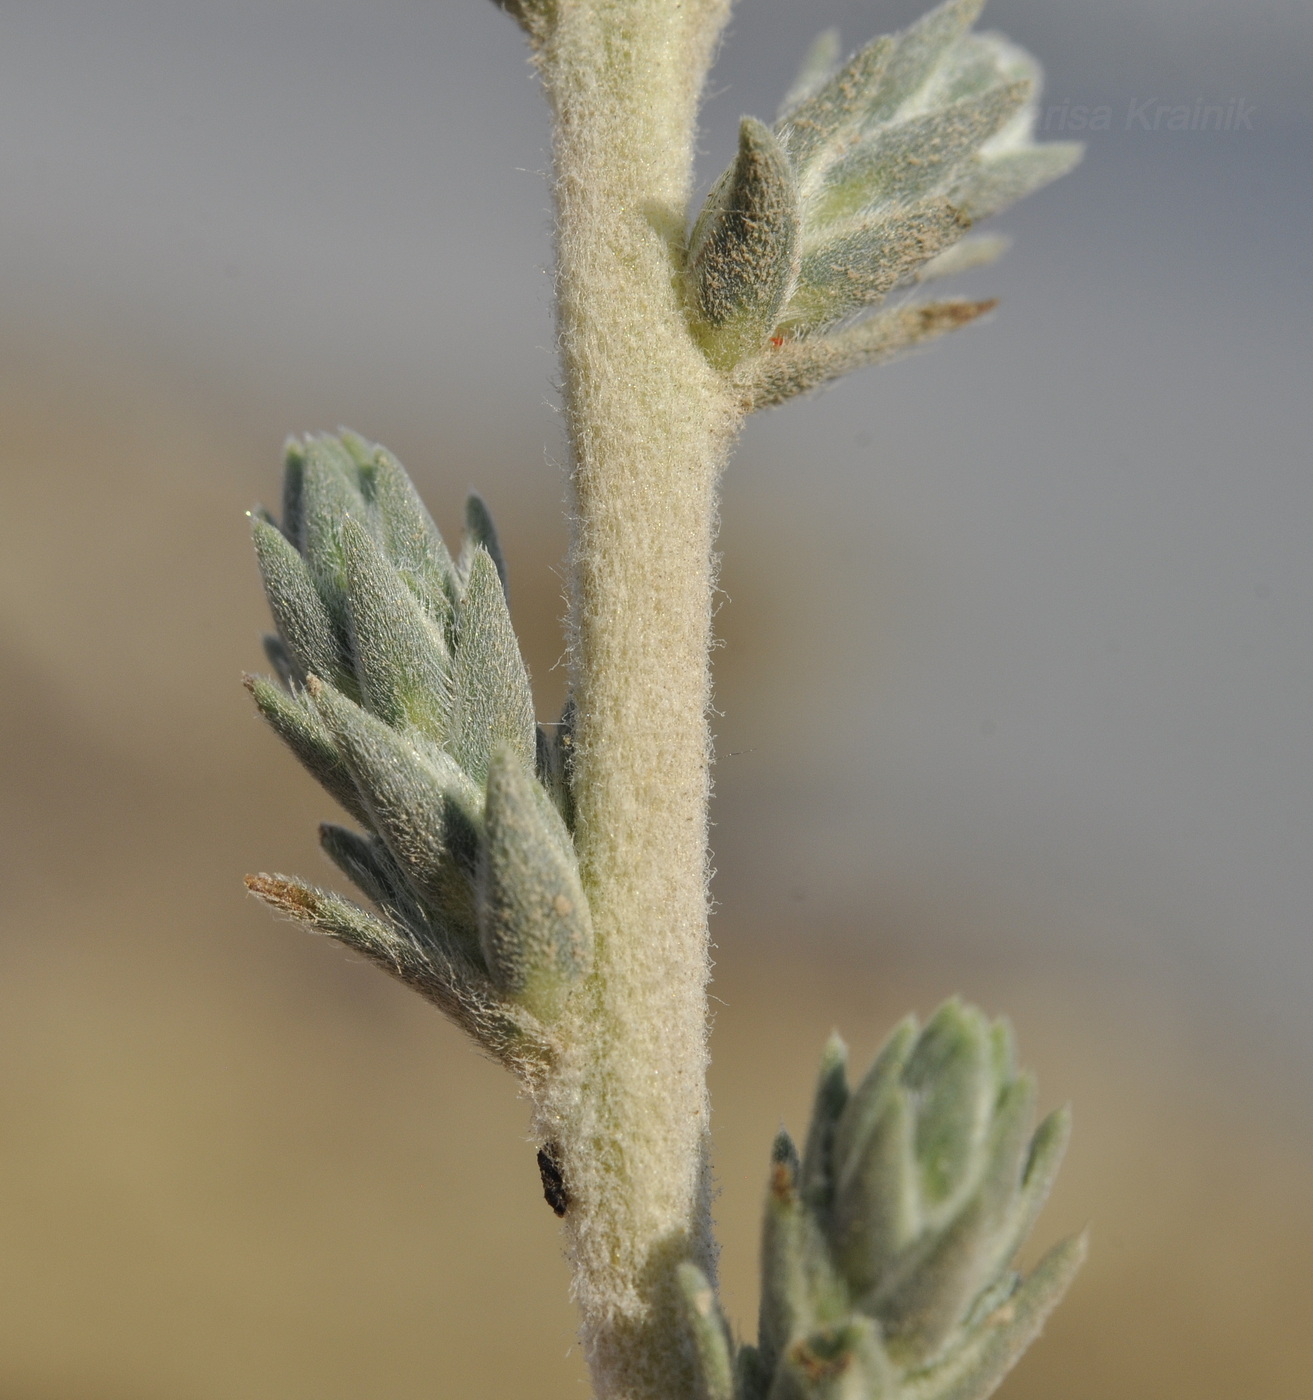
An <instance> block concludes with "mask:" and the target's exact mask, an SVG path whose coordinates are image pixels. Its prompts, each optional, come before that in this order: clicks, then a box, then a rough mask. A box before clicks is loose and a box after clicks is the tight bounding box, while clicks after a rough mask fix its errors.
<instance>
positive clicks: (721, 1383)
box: [675, 1262, 734, 1400]
mask: <svg viewBox="0 0 1313 1400" xmlns="http://www.w3.org/2000/svg"><path fill="white" fill-rule="evenodd" d="M675 1279H676V1283H677V1285H678V1288H679V1300H680V1303H681V1304H682V1310H683V1314H684V1325H685V1327H686V1328H687V1330H688V1334H689V1337H690V1338H691V1340H692V1342H693V1360H694V1371H695V1377H696V1380H695V1390H694V1392H693V1396H692V1398H691V1400H734V1367H733V1363H732V1361H731V1359H730V1338H729V1328H728V1327H727V1326H726V1325H725V1319H724V1316H723V1315H722V1314H721V1311H720V1305H719V1304H718V1303H717V1302H716V1292H715V1289H713V1288H712V1286H711V1284H710V1282H709V1281H708V1279H707V1276H706V1274H704V1273H703V1272H702V1270H701V1269H699V1268H698V1267H697V1265H696V1264H690V1263H688V1262H685V1263H682V1264H680V1265H679V1267H678V1268H677V1269H676V1270H675Z"/></svg>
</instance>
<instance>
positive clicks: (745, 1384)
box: [734, 1342, 771, 1400]
mask: <svg viewBox="0 0 1313 1400" xmlns="http://www.w3.org/2000/svg"><path fill="white" fill-rule="evenodd" d="M770 1379H771V1378H770V1372H769V1371H767V1369H766V1363H765V1362H764V1361H763V1360H762V1357H761V1353H760V1352H759V1351H758V1350H757V1348H756V1347H754V1346H753V1345H752V1344H751V1343H750V1342H745V1343H744V1344H743V1345H742V1346H740V1347H739V1349H738V1351H737V1352H736V1353H735V1355H734V1400H766V1393H767V1392H768V1391H769V1390H770Z"/></svg>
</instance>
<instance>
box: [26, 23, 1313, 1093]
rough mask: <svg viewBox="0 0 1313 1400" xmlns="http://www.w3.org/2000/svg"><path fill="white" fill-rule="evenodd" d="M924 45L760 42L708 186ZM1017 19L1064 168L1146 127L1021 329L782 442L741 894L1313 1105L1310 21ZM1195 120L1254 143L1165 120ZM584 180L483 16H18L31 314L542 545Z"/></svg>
mask: <svg viewBox="0 0 1313 1400" xmlns="http://www.w3.org/2000/svg"><path fill="white" fill-rule="evenodd" d="M918 8H919V7H918V6H915V5H912V4H908V3H898V4H896V5H889V6H883V5H881V6H875V5H866V4H857V3H844V4H840V3H833V0H822V3H809V4H802V3H793V4H788V3H782V0H757V2H756V3H753V0H744V3H742V4H741V5H740V6H739V8H738V11H737V15H736V19H735V21H734V24H733V27H732V30H731V33H730V36H729V41H728V43H727V45H726V49H725V53H724V57H723V60H722V62H721V64H720V65H719V67H718V69H717V71H716V74H715V78H714V85H713V86H714V92H713V96H712V99H711V101H710V102H709V105H708V108H707V112H706V123H705V128H706V129H705V136H704V142H703V144H704V149H705V159H704V160H703V162H702V165H701V167H700V175H701V176H702V178H703V179H704V181H705V180H709V179H710V178H711V177H712V176H714V175H715V174H716V173H717V172H718V170H719V168H720V167H721V165H722V164H723V162H724V160H725V159H726V158H727V157H728V153H729V151H730V149H731V145H732V141H733V131H734V124H735V119H736V118H737V116H738V115H739V113H740V112H743V111H751V112H756V113H759V114H763V115H765V114H768V113H769V111H770V110H771V109H772V108H773V106H774V104H775V102H776V100H777V97H778V94H779V93H780V92H781V91H782V89H783V86H784V84H785V82H786V81H787V78H788V75H789V71H790V68H791V66H792V64H793V62H794V61H795V58H796V55H797V53H798V51H799V49H800V48H801V47H802V45H803V44H804V43H805V42H806V41H807V39H808V38H809V37H810V36H811V34H812V33H813V32H814V31H815V30H816V29H817V28H819V27H821V26H822V25H824V24H828V23H839V24H840V25H841V26H842V27H843V32H844V37H845V39H846V40H847V41H848V42H849V43H850V45H855V44H856V43H858V42H860V41H861V40H863V39H865V38H866V37H868V36H869V34H871V33H873V32H875V31H877V30H879V29H884V28H889V27H893V26H894V25H896V24H899V23H903V22H905V21H906V20H908V19H910V18H912V17H913V16H914V14H915V13H916V12H917V9H918ZM987 20H988V22H989V23H990V24H992V25H996V26H997V27H999V28H1001V29H1003V30H1005V31H1006V32H1008V33H1009V34H1010V35H1012V37H1014V38H1015V39H1017V40H1018V41H1020V42H1022V43H1024V44H1026V45H1027V46H1028V47H1031V48H1032V49H1033V50H1034V51H1035V52H1037V53H1038V54H1039V55H1040V57H1041V58H1042V59H1043V60H1044V62H1045V63H1046V65H1047V68H1048V72H1049V88H1048V98H1047V99H1046V100H1047V102H1048V106H1049V108H1050V112H1051V116H1050V133H1051V134H1052V135H1053V136H1055V137H1056V136H1061V135H1064V134H1070V133H1064V132H1062V131H1060V130H1058V129H1057V125H1056V124H1057V123H1059V122H1060V120H1061V118H1060V113H1061V111H1062V109H1063V108H1064V106H1066V108H1067V110H1068V112H1069V113H1070V110H1071V107H1072V106H1073V105H1077V104H1084V105H1086V106H1090V107H1099V106H1106V107H1107V108H1108V109H1109V111H1110V119H1109V121H1110V129H1109V130H1107V131H1100V132H1097V133H1094V134H1092V135H1091V136H1090V149H1089V154H1088V158H1087V160H1086V163H1085V165H1084V166H1083V167H1082V168H1081V169H1080V171H1079V172H1078V173H1077V174H1076V175H1074V176H1073V177H1071V178H1070V179H1068V180H1065V181H1063V182H1062V183H1061V184H1060V185H1058V186H1055V187H1053V188H1052V189H1050V190H1048V191H1046V192H1044V193H1042V194H1041V195H1039V196H1038V197H1036V198H1035V199H1034V200H1033V201H1032V202H1031V203H1030V204H1028V205H1026V206H1025V207H1023V208H1020V209H1018V210H1016V211H1013V212H1012V213H1010V214H1008V215H1006V216H1005V217H1004V220H1003V221H1002V222H1003V226H1004V227H1006V228H1007V229H1008V230H1009V231H1010V232H1012V233H1014V234H1015V235H1016V238H1017V243H1016V246H1015V248H1014V249H1013V251H1012V253H1011V254H1010V255H1009V257H1008V258H1007V260H1006V261H1005V262H1004V263H1003V264H1001V265H1000V266H999V267H997V268H995V269H991V270H989V271H986V272H983V273H979V274H976V275H975V276H974V277H973V278H972V279H971V280H970V281H969V282H967V283H965V284H964V285H963V287H962V290H963V291H968V292H975V291H980V292H982V293H987V294H988V293H993V292H998V293H999V294H1000V295H1001V296H1002V297H1003V299H1004V300H1003V307H1002V310H1001V311H1000V313H999V314H998V316H997V317H996V318H995V320H994V322H993V324H992V325H989V326H988V327H983V328H977V329H974V330H971V331H968V332H965V333H964V334H963V335H962V336H961V337H960V338H959V339H958V340H957V341H956V343H951V344H948V345H944V346H942V347H941V348H939V349H938V350H937V351H936V353H935V354H934V355H933V356H927V357H923V358H920V359H917V360H915V361H913V362H910V363H907V364H904V365H901V366H898V367H895V368H892V369H890V370H886V371H883V372H880V373H879V374H873V375H867V376H861V377H858V378H857V379H855V380H852V381H850V382H847V383H845V384H844V385H842V386H841V387H839V388H838V389H836V390H834V391H833V392H831V393H829V394H827V395H825V396H824V397H822V398H820V399H818V400H815V401H811V402H807V403H803V404H801V405H795V406H792V407H790V408H788V409H787V410H785V411H782V412H779V413H776V414H772V415H769V416H767V417H764V418H762V419H761V420H760V421H758V422H754V423H753V424H752V425H751V427H750V428H749V430H748V432H747V434H746V437H745V441H744V444H743V446H742V448H741V450H740V452H739V455H738V457H737V459H736V461H735V463H734V465H733V467H732V469H731V473H730V476H729V479H728V482H727V487H726V498H725V510H724V547H725V550H726V565H725V586H726V591H727V594H728V595H729V598H730V599H731V600H732V601H730V602H729V603H728V604H727V606H726V607H725V608H724V609H723V611H722V625H723V630H724V632H725V634H726V637H727V641H728V646H727V648H726V650H725V653H724V654H723V660H724V666H725V672H724V675H725V682H724V686H723V687H722V691H721V707H722V709H723V710H724V711H725V714H724V717H723V718H722V719H721V720H720V721H719V722H718V728H719V731H720V749H721V752H722V754H723V755H725V757H724V759H723V761H722V763H721V765H720V769H719V776H718V781H719V791H720V804H721V805H720V809H719V816H720V820H721V826H720V827H718V829H717V848H718V850H717V860H718V865H719V867H720V870H721V874H722V880H721V884H720V887H719V893H720V896H721V898H722V899H723V900H724V901H725V902H726V904H727V905H730V904H735V905H737V907H738V908H739V910H740V913H739V916H738V917H739V918H740V920H742V919H743V918H745V917H747V916H748V915H750V914H751V912H752V911H753V910H754V909H759V910H762V911H765V910H770V909H774V910H778V909H779V908H781V907H785V908H789V909H796V911H797V919H798V924H799V927H800V929H801V930H803V932H804V933H810V934H811V935H813V936H818V935H820V934H823V933H824V931H825V930H827V929H836V930H837V929H851V928H856V927H860V926H862V921H863V919H864V918H866V917H867V914H866V912H865V911H870V915H869V917H870V919H871V921H872V924H873V926H874V927H876V928H877V929H878V930H880V932H881V936H884V937H886V938H887V939H889V940H894V941H896V940H897V939H898V938H911V937H917V938H923V939H928V940H930V941H931V942H934V941H935V940H938V941H940V942H942V944H943V946H944V947H945V948H946V949H954V948H966V949H969V950H971V951H973V952H974V953H976V954H977V955H980V956H986V955H988V956H1000V957H1011V956H1017V957H1019V956H1023V955H1030V954H1031V953H1033V951H1034V949H1035V948H1037V947H1040V946H1041V944H1040V943H1038V942H1037V941H1036V940H1038V939H1040V938H1041V937H1043V938H1047V939H1048V940H1050V941H1049V942H1048V944H1047V945H1043V946H1047V947H1048V948H1049V949H1050V950H1052V951H1055V953H1061V955H1062V956H1064V957H1079V958H1084V959H1089V960H1090V961H1091V963H1092V964H1094V963H1097V964H1100V965H1104V964H1107V965H1109V966H1112V967H1114V968H1115V969H1117V970H1119V973H1120V975H1136V974H1137V972H1138V970H1140V969H1145V970H1146V975H1147V973H1148V971H1152V972H1153V973H1154V974H1155V975H1162V976H1164V977H1167V978H1173V977H1176V978H1179V979H1181V980H1182V982H1183V983H1188V984H1189V985H1190V987H1192V988H1194V989H1195V990H1197V992H1198V994H1199V996H1201V997H1204V998H1211V999H1212V1000H1211V1002H1210V1004H1215V1005H1216V1007H1217V1009H1218V1013H1219V1024H1221V1025H1222V1026H1223V1027H1224V1028H1225V1029H1224V1031H1219V1035H1227V1036H1239V1035H1240V1034H1241V1032H1240V1029H1239V1028H1240V1027H1241V1026H1242V1025H1243V1026H1246V1027H1247V1029H1246V1030H1245V1032H1244V1034H1245V1035H1247V1036H1249V1037H1251V1038H1252V1039H1253V1042H1254V1048H1255V1049H1256V1051H1257V1053H1260V1054H1261V1055H1262V1056H1264V1057H1266V1058H1268V1059H1269V1060H1275V1059H1277V1058H1280V1059H1281V1060H1282V1061H1284V1062H1286V1063H1287V1064H1290V1065H1294V1066H1297V1067H1300V1068H1302V1069H1303V1070H1305V1071H1308V1070H1313V1037H1310V1036H1309V1034H1308V1030H1307V1011H1306V1008H1307V1006H1308V1005H1309V1003H1310V1000H1313V928H1311V924H1313V860H1311V859H1310V841H1311V840H1313V742H1310V740H1311V738H1313V562H1311V554H1310V549H1309V543H1308V542H1309V539H1310V535H1311V534H1313V477H1311V473H1310V467H1311V466H1313V462H1311V461H1310V457H1311V455H1313V454H1311V453H1310V405H1309V386H1310V375H1309V368H1310V366H1309V344H1310V337H1309V330H1308V327H1309V325H1310V319H1311V318H1310V312H1311V311H1313V306H1310V300H1311V299H1313V298H1311V297H1310V285H1311V279H1310V271H1311V266H1310V265H1311V262H1313V242H1311V240H1310V229H1311V228H1313V219H1311V217H1310V216H1311V215H1313V196H1311V195H1310V189H1311V188H1313V185H1311V182H1310V180H1309V178H1308V171H1309V161H1310V154H1311V153H1313V140H1311V138H1313V109H1311V107H1310V91H1313V85H1311V84H1310V67H1311V65H1313V10H1311V9H1310V7H1309V6H1308V5H1307V4H1304V3H1297V0H1257V2H1256V3H1255V2H1254V0H1250V3H1245V4H1241V3H1238V0H1230V2H1229V3H1228V0H1198V3H1192V4H1185V3H1170V0H1149V3H1132V0H1108V2H1106V3H1100V4H1094V3H1087V4H1085V5H1081V6H1077V5H1075V4H1071V3H1048V4H1040V3H1035V0H1011V3H1008V0H998V3H996V4H994V5H993V6H991V9H990V11H989V12H988V15H987ZM1199 101H1202V102H1205V103H1210V104H1222V105H1224V106H1225V105H1227V104H1232V103H1235V104H1243V107H1241V108H1239V110H1242V111H1244V112H1246V113H1249V116H1248V117H1247V118H1246V121H1245V123H1242V126H1243V128H1244V129H1236V130H1232V131H1228V132H1222V133H1218V132H1214V131H1195V132H1171V131H1167V130H1163V129H1160V130H1157V131H1153V130H1144V129H1143V120H1142V119H1138V118H1132V119H1130V120H1129V121H1128V117H1129V114H1130V113H1132V112H1133V111H1144V110H1146V108H1145V104H1146V103H1148V104H1149V106H1148V108H1147V110H1148V111H1149V112H1150V113H1152V111H1153V110H1155V109H1156V107H1157V106H1158V105H1159V104H1162V105H1164V106H1177V105H1189V106H1191V107H1193V105H1194V104H1195V103H1196V102H1199ZM545 143H546V120H545V115H544V112H543V110H542V104H541V100H540V98H539V95H538V93H537V91H536V89H535V86H534V82H533V80H532V77H531V75H530V74H529V72H528V70H527V68H526V65H525V62H524V56H523V51H522V46H521V44H520V41H519V38H518V35H517V33H516V31H515V29H514V26H513V25H511V24H510V23H509V22H507V21H504V20H499V17H498V16H497V15H496V14H494V13H492V12H491V6H489V5H488V4H487V3H486V0H445V3H433V2H432V0H430V3H418V2H417V0H416V2H414V3H402V0H373V3H370V4H368V5H366V4H363V3H358V0H357V2H356V3H346V2H345V0H316V3H313V4H312V3H305V2H302V0H286V3H266V4H255V3H240V2H239V0H230V3H226V4H224V5H222V6H217V5H214V4H200V3H193V0H175V2H174V3H154V4H148V3H126V2H125V0H109V3H94V4H93V3H88V0H70V3H60V4H50V3H48V0H46V2H45V3H35V2H34V3H14V2H11V3H8V4H6V5H5V6H4V7H3V9H2V10H0V179H2V184H0V187H2V188H3V190H4V192H5V194H4V198H3V200H0V313H2V314H3V315H4V316H5V317H6V319H7V321H8V323H9V325H10V326H11V327H20V328H21V327H39V328H44V329H43V331H42V333H43V334H44V333H49V334H52V335H56V336H59V335H63V336H66V337H70V338H79V337H80V338H81V339H82V340H84V341H85V343H86V344H87V345H89V346H92V347H94V348H95V349H96V351H97V353H101V354H104V355H107V356H109V357H111V358H112V357H114V356H115V355H121V356H123V357H125V358H138V359H143V358H144V359H147V360H150V361H151V362H152V363H153V364H154V365H156V366H157V367H158V372H159V373H160V374H161V375H165V376H171V377H172V382H175V383H176V385H177V388H178V392H179V393H180V394H183V395H189V396H192V397H195V398H197V399H204V398H207V397H208V398H213V399H219V400H222V401H225V402H228V403H231V404H233V405H234V406H235V409H234V411H235V413H237V414H238V415H240V418H241V422H240V423H237V424H235V426H234V431H235V432H239V433H241V434H242V435H243V436H244V437H249V435H250V434H252V433H257V434H261V433H262V434H265V435H266V436H267V438H268V442H269V456H270V461H271V463H272V462H273V460H274V455H273V454H274V452H275V450H276V445H277V442H278V439H279V437H280V435H281V433H282V432H283V431H284V430H287V429H295V428H301V427H312V426H319V425H331V424H335V423H338V422H349V423H351V424H353V425H354V426H357V427H359V428H360V429H361V430H362V431H364V432H366V433H368V434H370V435H371V436H374V437H377V438H380V439H383V440H386V441H388V442H389V443H391V444H392V445H394V446H395V447H397V448H398V450H400V451H401V453H402V456H403V458H407V459H408V460H410V461H412V462H415V460H416V455H417V453H418V452H419V450H420V448H421V447H422V448H423V449H424V451H426V452H427V451H428V450H429V448H430V445H431V444H433V443H435V442H437V443H441V444H443V460H442V461H440V462H439V463H438V464H437V465H436V466H432V465H429V466H425V467H424V468H423V471H422V473H420V474H421V476H422V479H423V480H424V483H425V485H426V488H427V489H429V490H430V492H432V491H434V490H441V491H444V492H448V493H452V494H453V496H454V493H456V492H458V491H460V490H463V489H464V487H465V486H466V485H467V484H468V482H469V479H470V476H471V474H472V472H473V470H474V468H471V467H470V466H469V465H468V464H469V463H477V472H478V475H479V479H480V482H481V484H485V485H486V486H487V488H488V490H489V493H490V494H491V495H492V497H493V499H494V501H496V500H497V499H498V498H499V495H500V496H502V497H505V498H506V499H507V500H508V501H509V502H510V504H509V505H508V506H507V507H506V509H508V510H510V511H512V512H513V511H514V510H515V508H516V506H515V503H516V502H519V503H521V504H524V505H525V507H526V510H525V523H524V524H519V523H513V527H512V530H511V534H512V537H514V534H515V532H516V531H521V532H527V531H528V530H530V529H531V528H532V524H531V515H532V510H536V509H538V508H539V507H541V506H542V505H543V504H544V503H546V504H547V505H550V504H552V503H553V502H555V501H556V500H558V499H559V496H560V479H559V466H558V464H559V459H560V456H561V444H560V439H559V434H558V429H557V425H556V420H555V417H554V414H553V411H552V409H551V407H550V404H551V400H552V394H553V390H552V384H553V377H554V374H555V367H554V363H553V357H552V353H551V340H552V330H551V324H550V319H549V314H548V292H549V284H548V277H547V272H546V269H547V268H548V265H549V261H550V242H549V232H550V212H549V208H548V200H547V195H546V190H545V185H544V182H543V179H542V175H541V172H542V171H543V169H544V167H545V165H546V161H547V156H546V149H545ZM490 463H500V464H503V465H502V466H500V467H496V466H490V465H489V464H490ZM178 470H179V471H180V472H186V471H187V470H188V467H187V464H186V463H179V467H178ZM271 472H272V468H271ZM243 489H245V487H244V486H243ZM530 508H532V509H530ZM438 513H439V514H440V515H441V514H443V510H442V509H439V512H438ZM450 513H451V512H450V511H447V512H446V514H448V515H449V514H450ZM518 519H519V517H516V521H518ZM126 606H127V604H126V602H125V607H126ZM749 609H751V610H752V613H753V615H752V616H747V615H744V614H746V612H747V610H749ZM249 660H250V658H240V659H237V658H235V659H234V667H236V666H238V665H240V664H242V662H243V661H246V662H248V663H249ZM731 754H732V755H734V756H733V757H729V755H731ZM911 906H915V908H916V910H917V911H918V912H916V913H915V914H906V913H905V912H904V911H905V910H906V909H908V908H910V907H911ZM873 937H874V935H873ZM1009 940H1011V942H1010V941H1009ZM1254 1012H1257V1013H1258V1014H1257V1015H1256V1016H1255V1015H1253V1014H1251V1013H1254Z"/></svg>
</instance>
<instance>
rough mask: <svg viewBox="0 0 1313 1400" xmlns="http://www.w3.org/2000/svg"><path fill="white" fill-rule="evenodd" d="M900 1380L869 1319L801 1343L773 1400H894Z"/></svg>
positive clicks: (789, 1353) (790, 1354)
mask: <svg viewBox="0 0 1313 1400" xmlns="http://www.w3.org/2000/svg"><path fill="white" fill-rule="evenodd" d="M897 1394H898V1390H897V1378H896V1377H895V1375H894V1371H893V1368H892V1367H891V1366H890V1364H889V1359H888V1357H886V1356H885V1354H884V1349H883V1347H882V1346H881V1345H880V1334H879V1329H878V1328H877V1327H876V1326H875V1324H874V1323H873V1322H871V1321H870V1319H869V1318H864V1317H854V1318H850V1319H848V1320H847V1321H845V1322H843V1323H841V1324H839V1325H837V1326H831V1327H823V1328H818V1329H817V1330H815V1331H814V1332H812V1333H810V1334H809V1335H808V1336H806V1337H799V1338H798V1339H797V1340H796V1341H794V1342H793V1344H792V1345H791V1346H789V1347H788V1348H787V1349H786V1350H785V1352H784V1354H783V1356H782V1357H781V1359H780V1366H779V1369H778V1371H777V1373H776V1376H775V1383H774V1384H773V1385H772V1386H771V1389H770V1400H893V1397H894V1396H895V1395H897Z"/></svg>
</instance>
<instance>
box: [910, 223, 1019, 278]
mask: <svg viewBox="0 0 1313 1400" xmlns="http://www.w3.org/2000/svg"><path fill="white" fill-rule="evenodd" d="M1011 246H1012V240H1011V239H1010V238H1009V237H1008V236H1007V234H1005V233H977V234H972V235H971V236H970V237H967V238H963V239H962V240H961V241H960V242H957V243H954V244H952V245H951V246H949V247H947V248H945V249H944V251H943V252H942V253H936V254H935V256H934V257H933V258H931V259H930V261H929V262H928V263H923V264H922V265H921V267H919V268H918V269H917V271H916V280H917V281H918V282H937V281H938V280H939V279H940V278H942V277H954V276H956V275H957V274H958V273H959V272H970V271H972V270H973V269H974V268H977V267H987V266H988V265H989V264H990V263H992V262H996V261H997V260H998V259H999V258H1001V257H1002V256H1003V254H1004V253H1006V252H1007V250H1008V249H1009V248H1010V247H1011Z"/></svg>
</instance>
